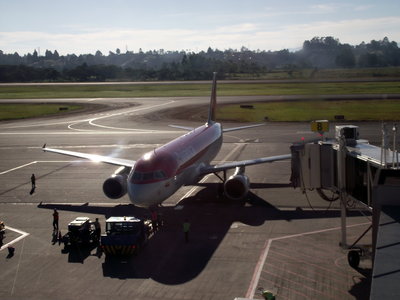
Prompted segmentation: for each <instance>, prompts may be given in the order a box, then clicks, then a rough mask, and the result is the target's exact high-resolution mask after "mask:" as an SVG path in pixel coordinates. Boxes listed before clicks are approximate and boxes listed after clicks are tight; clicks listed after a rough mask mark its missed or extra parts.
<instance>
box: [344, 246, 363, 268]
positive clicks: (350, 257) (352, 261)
mask: <svg viewBox="0 0 400 300" xmlns="http://www.w3.org/2000/svg"><path fill="white" fill-rule="evenodd" d="M347 261H348V262H349V265H350V266H351V267H353V268H358V266H359V264H360V253H359V252H358V251H357V250H351V251H349V253H347Z"/></svg>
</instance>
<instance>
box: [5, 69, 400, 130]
mask: <svg viewBox="0 0 400 300" xmlns="http://www.w3.org/2000/svg"><path fill="white" fill-rule="evenodd" d="M336 75H337V74H336ZM210 89H211V83H204V84H203V83H198V84H156V83H155V84H104V85H102V84H98V85H97V84H96V85H90V84H86V85H85V84H76V85H62V84H61V85H57V84H54V85H20V86H18V85H2V86H0V99H25V100H24V102H27V101H28V102H29V99H37V98H40V99H50V98H119V97H121V98H125V97H129V98H131V97H132V98H133V97H184V96H186V97H190V96H209V95H210ZM340 94H343V95H359V94H400V81H365V82H328V83H326V82H314V81H309V82H301V83H299V82H297V83H296V82H286V83H276V82H272V83H257V82H254V83H251V82H250V83H249V82H246V83H223V82H219V83H218V88H217V95H218V96H260V95H340ZM0 103H1V100H0ZM253 105H254V107H255V108H254V109H252V110H251V111H250V110H249V109H242V108H240V107H239V106H238V105H236V106H227V107H225V106H222V107H221V110H220V112H219V118H220V119H224V120H236V121H243V122H260V121H264V120H265V119H266V118H268V120H270V121H310V120H316V119H328V120H333V119H334V116H335V115H344V116H345V118H346V120H399V116H400V101H397V100H390V101H389V100H375V101H371V100H368V101H366V100H362V101H355V100H354V101H322V100H319V101H317V100H315V101H301V102H299V101H296V102H277V103H263V104H260V103H255V104H253ZM59 106H60V105H49V104H46V105H26V104H23V105H8V104H2V105H1V106H0V109H1V111H0V120H6V119H17V118H30V117H37V116H43V115H49V114H57V113H63V112H65V111H60V110H59ZM80 108H82V107H81V106H70V107H68V110H67V111H72V110H76V109H80ZM249 112H251V113H249Z"/></svg>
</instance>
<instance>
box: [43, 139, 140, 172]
mask: <svg viewBox="0 0 400 300" xmlns="http://www.w3.org/2000/svg"><path fill="white" fill-rule="evenodd" d="M42 149H43V151H44V152H53V153H58V154H63V155H67V156H73V157H79V158H85V159H88V160H91V161H93V162H103V163H106V164H111V165H116V166H124V167H129V168H132V167H133V166H134V165H135V162H136V161H134V160H128V159H123V158H117V157H109V156H102V155H96V154H88V153H81V152H74V151H67V150H61V149H54V148H47V147H46V144H45V145H44V146H43V148H42Z"/></svg>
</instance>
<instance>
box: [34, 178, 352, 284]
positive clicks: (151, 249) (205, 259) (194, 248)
mask: <svg viewBox="0 0 400 300" xmlns="http://www.w3.org/2000/svg"><path fill="white" fill-rule="evenodd" d="M215 189H217V185H215V186H214V188H213V187H211V188H205V189H202V190H200V191H199V192H198V193H197V194H195V195H193V196H192V197H189V198H187V199H185V200H183V201H181V202H180V203H179V206H177V207H160V208H159V209H158V213H159V215H160V218H161V219H162V221H163V224H164V225H163V226H161V227H160V229H159V230H158V231H157V232H156V233H155V234H154V235H153V236H152V237H151V238H150V239H149V241H148V243H147V245H145V247H143V248H142V249H141V251H140V252H139V253H138V254H137V256H133V257H131V258H129V259H127V258H121V259H118V258H115V259H107V260H105V261H104V263H103V265H102V267H103V275H104V276H106V277H113V278H121V279H126V278H152V279H153V280H155V281H157V282H160V283H163V284H169V285H177V284H182V283H185V282H188V281H190V280H192V279H193V278H195V277H197V276H198V275H199V274H200V273H201V272H202V271H203V270H204V268H205V267H206V266H207V264H208V263H209V261H210V259H211V258H212V256H213V254H214V252H215V250H216V249H217V248H218V246H219V244H220V243H221V241H222V240H223V239H224V237H225V235H226V234H227V232H228V231H229V229H230V228H231V226H232V224H233V223H234V222H241V223H244V224H247V225H250V226H260V225H262V224H264V222H267V221H270V220H288V221H290V220H294V219H314V218H337V217H339V216H340V211H339V210H329V211H310V210H307V211H304V210H302V209H300V208H297V209H296V210H280V209H278V208H277V207H275V206H273V205H271V204H270V203H268V202H266V201H265V200H264V199H262V198H260V197H258V196H257V195H255V194H254V193H251V192H250V193H249V196H248V197H247V199H246V200H245V201H236V202H234V201H228V200H226V199H219V198H218V197H217V196H216V195H218V193H217V190H215ZM39 207H40V208H46V209H54V208H57V209H58V210H67V211H77V212H81V213H88V214H103V215H105V216H106V217H109V216H112V215H113V216H124V215H125V216H126V215H135V216H138V217H142V218H143V217H149V212H148V210H146V209H142V208H138V207H135V206H133V205H129V204H127V205H116V206H115V207H105V206H95V207H94V206H89V205H73V204H71V205H58V204H57V205H56V204H42V205H39ZM348 215H349V216H351V215H359V213H357V212H349V214H348ZM186 219H187V220H188V221H189V222H190V224H191V227H190V234H189V242H188V243H186V242H185V238H184V234H183V229H182V224H183V222H184V221H185V220H186ZM88 255H89V254H88Z"/></svg>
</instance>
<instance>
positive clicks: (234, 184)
mask: <svg viewBox="0 0 400 300" xmlns="http://www.w3.org/2000/svg"><path fill="white" fill-rule="evenodd" d="M244 171H245V170H244V167H236V169H235V173H234V174H233V175H232V176H230V177H229V178H228V180H226V181H225V184H224V192H225V195H226V196H227V197H228V198H229V199H232V200H241V199H243V198H244V197H246V195H247V193H248V192H249V187H250V181H249V178H248V177H247V176H246V175H245V174H244Z"/></svg>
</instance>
